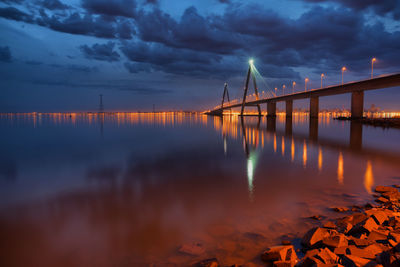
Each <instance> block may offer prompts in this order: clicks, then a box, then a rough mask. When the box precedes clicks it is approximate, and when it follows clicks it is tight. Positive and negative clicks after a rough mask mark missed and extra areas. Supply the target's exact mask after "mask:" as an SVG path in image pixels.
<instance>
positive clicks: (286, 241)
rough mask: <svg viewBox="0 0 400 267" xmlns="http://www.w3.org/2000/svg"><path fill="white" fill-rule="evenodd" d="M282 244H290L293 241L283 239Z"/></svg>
mask: <svg viewBox="0 0 400 267" xmlns="http://www.w3.org/2000/svg"><path fill="white" fill-rule="evenodd" d="M281 244H282V245H284V246H290V245H291V244H292V242H290V241H289V240H282V242H281Z"/></svg>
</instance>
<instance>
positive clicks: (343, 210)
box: [331, 207, 349, 212]
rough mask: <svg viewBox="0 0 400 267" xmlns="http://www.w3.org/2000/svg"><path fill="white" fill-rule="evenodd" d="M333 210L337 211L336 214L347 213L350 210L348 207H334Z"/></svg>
mask: <svg viewBox="0 0 400 267" xmlns="http://www.w3.org/2000/svg"><path fill="white" fill-rule="evenodd" d="M331 209H332V210H334V211H336V212H346V211H348V210H349V208H347V207H333V208H331Z"/></svg>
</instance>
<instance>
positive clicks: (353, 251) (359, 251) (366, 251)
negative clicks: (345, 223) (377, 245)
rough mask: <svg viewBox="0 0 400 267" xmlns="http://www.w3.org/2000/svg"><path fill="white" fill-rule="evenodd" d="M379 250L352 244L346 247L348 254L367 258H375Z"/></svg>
mask: <svg viewBox="0 0 400 267" xmlns="http://www.w3.org/2000/svg"><path fill="white" fill-rule="evenodd" d="M378 253H379V252H377V251H374V250H373V249H370V248H368V247H366V248H358V247H356V246H353V245H350V246H349V247H348V248H347V249H346V255H352V256H357V257H360V258H365V259H371V260H373V259H375V255H376V254H378Z"/></svg>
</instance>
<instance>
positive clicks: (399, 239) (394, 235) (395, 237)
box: [389, 232, 400, 243]
mask: <svg viewBox="0 0 400 267" xmlns="http://www.w3.org/2000/svg"><path fill="white" fill-rule="evenodd" d="M389 238H390V239H392V240H394V241H395V242H396V243H400V234H398V233H394V232H390V233H389Z"/></svg>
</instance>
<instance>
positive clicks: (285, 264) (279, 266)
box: [274, 261, 296, 267]
mask: <svg viewBox="0 0 400 267" xmlns="http://www.w3.org/2000/svg"><path fill="white" fill-rule="evenodd" d="M295 265H296V263H294V262H291V261H274V266H275V267H293V266H295Z"/></svg>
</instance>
